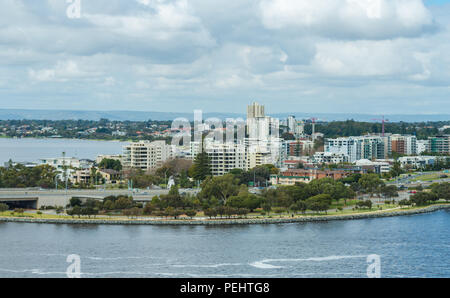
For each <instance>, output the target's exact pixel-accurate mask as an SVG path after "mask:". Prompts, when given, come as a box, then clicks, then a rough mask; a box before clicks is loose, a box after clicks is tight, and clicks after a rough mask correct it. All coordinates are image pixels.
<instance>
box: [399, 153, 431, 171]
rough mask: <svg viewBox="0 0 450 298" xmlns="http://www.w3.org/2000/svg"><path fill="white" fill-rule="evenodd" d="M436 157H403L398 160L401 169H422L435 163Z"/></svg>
mask: <svg viewBox="0 0 450 298" xmlns="http://www.w3.org/2000/svg"><path fill="white" fill-rule="evenodd" d="M436 159H437V157H436V156H403V157H400V158H399V159H398V161H399V162H400V164H401V165H402V167H407V166H409V167H412V168H415V169H420V168H423V167H425V166H427V165H433V164H434V163H435V162H436Z"/></svg>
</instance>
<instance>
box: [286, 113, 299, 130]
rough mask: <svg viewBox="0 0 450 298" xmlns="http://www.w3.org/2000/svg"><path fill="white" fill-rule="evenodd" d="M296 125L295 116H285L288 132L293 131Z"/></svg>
mask: <svg viewBox="0 0 450 298" xmlns="http://www.w3.org/2000/svg"><path fill="white" fill-rule="evenodd" d="M296 125H297V121H296V120H295V116H292V115H291V116H289V117H288V118H287V126H288V128H289V132H290V133H294V132H295V127H296Z"/></svg>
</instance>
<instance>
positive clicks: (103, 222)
mask: <svg viewBox="0 0 450 298" xmlns="http://www.w3.org/2000/svg"><path fill="white" fill-rule="evenodd" d="M445 209H450V204H437V205H432V206H427V207H423V208H417V209H412V210H399V211H374V212H369V213H355V214H346V215H323V216H303V217H295V218H254V219H245V218H241V219H217V220H216V219H214V220H175V219H173V220H142V219H141V220H139V219H134V220H132V219H129V220H112V219H44V218H20V217H0V223H2V222H16V223H39V224H72V225H80V224H81V225H87V224H88V225H155V226H168V225H175V226H213V225H217V226H221V225H249V224H263V225H267V224H284V223H299V222H324V221H335V220H357V219H368V218H382V217H394V216H406V215H415V214H423V213H431V212H435V211H438V210H445Z"/></svg>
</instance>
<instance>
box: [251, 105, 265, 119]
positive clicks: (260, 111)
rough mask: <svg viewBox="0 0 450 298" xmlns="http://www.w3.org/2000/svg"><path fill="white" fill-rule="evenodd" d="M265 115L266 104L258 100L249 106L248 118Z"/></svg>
mask: <svg viewBox="0 0 450 298" xmlns="http://www.w3.org/2000/svg"><path fill="white" fill-rule="evenodd" d="M261 117H265V114H264V106H263V105H260V104H259V103H257V102H254V103H252V104H251V105H249V106H247V119H251V118H261Z"/></svg>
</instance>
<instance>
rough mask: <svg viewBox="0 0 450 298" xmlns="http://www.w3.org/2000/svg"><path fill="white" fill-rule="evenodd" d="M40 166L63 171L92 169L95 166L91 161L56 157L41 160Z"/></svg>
mask: <svg viewBox="0 0 450 298" xmlns="http://www.w3.org/2000/svg"><path fill="white" fill-rule="evenodd" d="M39 165H49V166H52V167H54V168H56V169H57V170H62V169H64V168H73V169H90V168H91V167H92V166H93V162H92V161H91V160H87V159H78V158H75V157H56V158H44V159H40V160H39Z"/></svg>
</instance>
